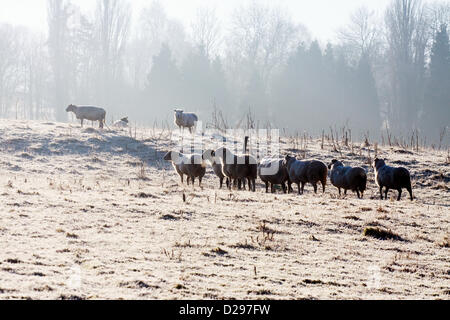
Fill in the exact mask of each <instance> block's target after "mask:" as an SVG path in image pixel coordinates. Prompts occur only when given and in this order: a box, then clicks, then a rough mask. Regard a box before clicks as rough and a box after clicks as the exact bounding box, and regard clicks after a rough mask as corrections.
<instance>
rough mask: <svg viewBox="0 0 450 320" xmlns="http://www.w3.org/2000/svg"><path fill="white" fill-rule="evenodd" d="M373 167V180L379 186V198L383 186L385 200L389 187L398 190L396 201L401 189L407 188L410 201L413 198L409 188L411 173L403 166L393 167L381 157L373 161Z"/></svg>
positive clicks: (398, 199) (400, 196) (400, 195)
mask: <svg viewBox="0 0 450 320" xmlns="http://www.w3.org/2000/svg"><path fill="white" fill-rule="evenodd" d="M373 168H374V170H375V181H376V183H377V185H378V186H379V187H380V195H381V200H383V187H385V188H386V189H385V191H384V196H385V199H386V200H387V194H388V192H389V189H394V190H397V191H398V198H397V201H400V199H401V198H402V189H403V188H406V190H408V192H409V195H410V199H411V201H413V200H414V198H413V194H412V188H411V175H410V174H409V171H408V170H407V169H405V168H401V167H400V168H393V167H389V166H387V165H386V162H385V161H384V160H381V159H378V158H377V159H375V160H374V161H373Z"/></svg>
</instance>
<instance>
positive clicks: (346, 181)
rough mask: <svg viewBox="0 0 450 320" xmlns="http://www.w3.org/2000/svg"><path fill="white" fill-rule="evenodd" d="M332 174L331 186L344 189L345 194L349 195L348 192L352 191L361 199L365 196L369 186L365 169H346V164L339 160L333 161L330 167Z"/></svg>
mask: <svg viewBox="0 0 450 320" xmlns="http://www.w3.org/2000/svg"><path fill="white" fill-rule="evenodd" d="M328 169H330V170H331V172H330V180H331V184H332V185H333V186H335V187H336V188H338V189H339V195H340V194H341V189H344V194H345V195H347V190H352V191H354V192H356V194H357V195H358V199H361V198H362V197H363V195H364V191H365V190H366V185H367V174H366V171H365V170H364V169H363V168H360V167H355V168H352V167H344V164H343V163H342V162H340V161H338V160H333V161H331V163H330V164H329V165H328Z"/></svg>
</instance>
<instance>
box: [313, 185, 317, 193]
mask: <svg viewBox="0 0 450 320" xmlns="http://www.w3.org/2000/svg"><path fill="white" fill-rule="evenodd" d="M312 185H313V187H314V193H315V194H317V183H313V184H312Z"/></svg>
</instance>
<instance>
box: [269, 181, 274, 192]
mask: <svg viewBox="0 0 450 320" xmlns="http://www.w3.org/2000/svg"><path fill="white" fill-rule="evenodd" d="M270 191H271V192H272V193H275V186H274V185H273V183H271V184H270Z"/></svg>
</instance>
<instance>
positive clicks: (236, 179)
mask: <svg viewBox="0 0 450 320" xmlns="http://www.w3.org/2000/svg"><path fill="white" fill-rule="evenodd" d="M212 156H214V157H216V159H219V160H220V163H221V164H222V171H223V174H224V176H226V177H227V178H229V179H230V184H229V186H228V188H229V189H231V187H232V185H236V184H239V185H241V182H244V183H245V180H247V181H248V186H249V190H251V191H253V192H255V191H256V177H257V175H258V164H257V162H256V159H255V158H254V157H253V156H251V155H248V154H244V155H235V154H233V153H232V152H231V151H230V150H228V149H227V148H224V147H221V148H219V149H217V150H216V151H215V152H214V153H213V154H212ZM244 188H245V186H244Z"/></svg>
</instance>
